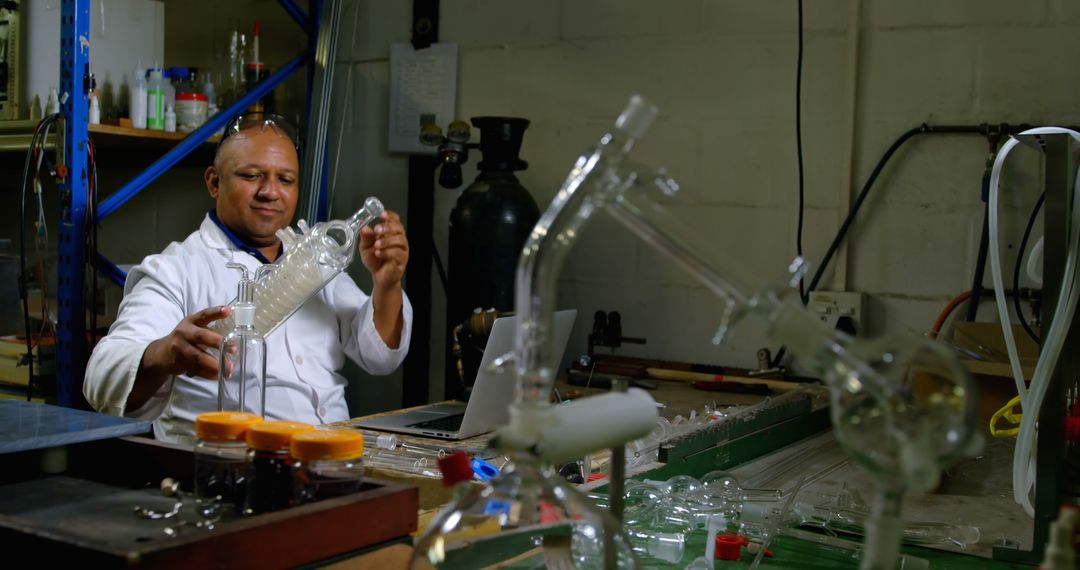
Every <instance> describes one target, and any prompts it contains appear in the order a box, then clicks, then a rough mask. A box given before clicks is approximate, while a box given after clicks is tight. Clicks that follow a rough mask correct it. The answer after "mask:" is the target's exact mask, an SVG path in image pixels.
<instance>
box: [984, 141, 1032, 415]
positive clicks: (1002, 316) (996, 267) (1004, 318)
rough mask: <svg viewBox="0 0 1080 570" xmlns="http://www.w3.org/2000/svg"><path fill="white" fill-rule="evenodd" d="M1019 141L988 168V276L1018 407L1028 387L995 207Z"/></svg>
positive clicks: (1022, 404)
mask: <svg viewBox="0 0 1080 570" xmlns="http://www.w3.org/2000/svg"><path fill="white" fill-rule="evenodd" d="M1018 144H1020V141H1018V140H1016V139H1014V138H1012V137H1010V138H1009V140H1008V141H1006V142H1005V145H1004V146H1002V147H1001V150H1000V151H998V154H997V158H995V159H994V168H993V169H992V170H991V171H990V205H989V209H990V216H989V228H988V230H987V231H988V233H989V234H990V240H989V244H988V245H989V246H990V251H989V252H988V253H989V255H990V277H991V279H992V280H993V283H994V299H995V300H996V301H997V310H998V321H1000V322H1001V334H1002V335H1003V336H1004V337H1005V349H1006V350H1007V351H1008V353H1009V364H1011V365H1012V373H1013V381H1014V382H1015V383H1016V393H1017V394H1019V395H1020V407H1021V408H1024V409H1027V406H1026V405H1025V404H1026V402H1027V394H1026V393H1027V389H1026V387H1025V386H1024V371H1023V370H1022V369H1021V368H1020V355H1019V353H1018V352H1017V350H1016V339H1015V338H1013V334H1012V326H1011V322H1012V321H1011V320H1010V319H1009V305H1008V303H1006V302H1005V279H1004V278H1003V277H1002V274H1001V245H1000V244H999V243H998V207H999V202H1000V192H999V191H998V186H999V185H1000V184H1001V167H1002V165H1003V164H1005V158H1006V157H1007V156H1009V153H1010V152H1012V149H1013V148H1015V147H1016V145H1018Z"/></svg>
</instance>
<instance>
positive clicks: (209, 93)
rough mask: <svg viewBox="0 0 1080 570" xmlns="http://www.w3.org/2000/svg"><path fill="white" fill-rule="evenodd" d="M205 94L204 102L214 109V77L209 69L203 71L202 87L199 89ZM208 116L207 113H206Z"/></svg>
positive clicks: (215, 95)
mask: <svg viewBox="0 0 1080 570" xmlns="http://www.w3.org/2000/svg"><path fill="white" fill-rule="evenodd" d="M200 92H201V93H202V94H203V95H206V104H207V106H208V107H210V108H212V109H214V108H216V107H217V88H216V87H214V78H213V76H212V75H211V74H210V72H209V71H207V72H204V73H203V81H202V88H201V91H200ZM207 116H208V117H209V116H210V115H209V114H208V115H207Z"/></svg>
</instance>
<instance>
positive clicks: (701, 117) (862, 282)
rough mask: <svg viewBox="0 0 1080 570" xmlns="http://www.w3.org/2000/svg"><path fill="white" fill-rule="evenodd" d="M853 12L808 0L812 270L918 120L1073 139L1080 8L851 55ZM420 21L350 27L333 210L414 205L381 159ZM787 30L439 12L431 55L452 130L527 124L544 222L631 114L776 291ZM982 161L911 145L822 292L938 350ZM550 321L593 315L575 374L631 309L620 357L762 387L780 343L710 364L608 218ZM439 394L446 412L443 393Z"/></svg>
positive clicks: (651, 157)
mask: <svg viewBox="0 0 1080 570" xmlns="http://www.w3.org/2000/svg"><path fill="white" fill-rule="evenodd" d="M851 7H852V2H851V1H848V0H806V2H805V10H806V37H805V56H804V57H805V60H804V70H803V103H802V105H803V107H802V109H803V145H804V152H805V168H806V199H807V208H806V229H805V234H804V239H803V241H804V244H805V250H806V253H807V255H808V258H809V259H810V261H811V262H812V263H814V264H816V263H817V261H818V260H819V259H820V257H821V254H822V253H823V252H824V250H825V248H826V246H827V245H828V242H829V240H831V238H832V236H833V234H834V233H835V231H836V228H837V227H838V225H839V222H840V220H841V219H842V215H843V213H844V212H846V207H847V204H848V202H849V201H850V193H851V192H856V191H857V190H858V188H859V187H860V186H861V185H862V183H863V181H864V180H865V179H866V177H867V176H868V175H869V173H870V170H871V169H872V168H873V166H874V164H875V163H876V162H877V160H878V158H879V157H880V156H881V154H882V153H883V152H884V151H885V149H886V148H887V147H888V146H889V144H891V143H892V141H893V140H894V139H895V138H896V137H897V136H898V135H899V134H900V133H902V132H904V131H906V130H907V129H909V128H911V127H914V126H916V125H918V124H920V123H922V122H929V123H932V124H943V123H954V124H956V123H962V124H978V123H983V122H989V123H999V122H1006V121H1007V122H1020V121H1027V122H1033V123H1059V124H1062V123H1071V124H1076V123H1078V122H1080V107H1078V106H1077V105H1076V104H1075V95H1074V94H1075V87H1076V86H1077V85H1080V67H1078V66H1076V65H1071V64H1069V62H1073V61H1077V55H1080V33H1078V32H1080V7H1078V6H1077V5H1076V3H1074V2H1069V1H1067V0H1031V1H1027V2H1009V1H1005V0H994V1H990V2H987V1H981V0H955V1H952V2H938V1H936V0H917V1H908V2H895V1H892V0H868V1H866V2H862V4H861V13H859V14H858V16H859V17H858V25H859V28H858V30H859V34H858V42H857V44H855V43H854V42H852V41H851V40H852V38H853V36H851V35H850V34H851V33H852V31H853V28H852V27H850V26H849V17H850V15H851ZM408 10H409V8H408V6H407V3H399V2H379V1H374V0H369V1H360V2H356V3H350V4H349V5H348V6H347V7H346V11H347V12H350V11H351V14H346V18H345V24H344V25H343V30H342V43H341V47H340V48H339V51H338V62H339V68H338V85H339V89H340V88H341V86H342V85H343V84H344V83H343V81H344V80H343V79H342V78H343V77H345V76H346V75H347V73H348V72H350V71H351V73H352V76H351V78H350V79H349V84H350V85H351V91H350V93H349V94H348V95H347V96H346V95H345V94H344V93H343V91H338V92H337V93H338V94H340V95H336V96H335V106H336V107H335V112H336V113H339V114H340V113H344V115H339V116H343V120H342V121H341V123H340V124H341V125H342V129H343V131H342V132H341V133H338V134H339V135H340V136H342V137H343V139H342V140H343V141H344V145H343V147H342V149H343V150H342V152H343V154H342V157H341V159H340V160H338V161H336V163H332V166H331V168H332V169H333V168H335V167H334V166H333V165H334V164H337V166H336V169H337V170H336V172H337V176H338V191H337V192H338V199H339V200H341V199H343V196H344V195H345V193H346V192H349V191H348V190H346V188H352V189H354V190H353V191H352V193H354V194H356V195H359V194H360V193H363V192H385V193H387V194H390V195H394V196H398V195H400V194H397V193H399V192H402V189H403V188H404V184H405V179H406V166H405V159H404V158H402V157H397V156H391V155H389V154H388V153H387V152H386V150H385V149H386V141H385V134H384V132H385V125H386V120H387V117H386V114H387V111H386V109H387V104H386V93H385V91H386V79H387V60H386V53H387V44H388V42H390V41H406V40H407V39H408V32H409V12H408ZM795 10H796V4H795V2H793V1H790V0H685V1H680V2H663V3H660V2H651V1H646V0H619V1H617V0H573V1H567V0H563V1H560V2H531V1H527V0H444V1H443V2H442V3H441V30H440V34H441V39H442V40H443V41H449V42H457V43H459V44H460V46H461V52H460V53H461V61H460V87H459V96H458V101H459V116H460V117H462V118H466V119H467V118H468V117H472V116H476V115H481V114H484V115H493V114H507V115H516V116H522V117H526V118H529V119H530V120H532V126H531V127H530V128H529V130H528V131H527V133H526V136H525V143H524V147H523V149H522V156H523V158H525V159H526V160H528V161H529V163H530V168H529V170H527V171H525V172H522V173H519V175H520V178H521V179H522V182H523V184H524V185H525V186H526V187H527V188H529V189H530V191H531V192H532V193H533V195H534V196H535V197H536V199H537V201H538V202H539V203H540V204H541V205H542V206H545V205H546V204H547V202H548V201H549V200H550V198H551V197H552V195H553V194H554V192H555V190H556V189H557V188H558V186H559V184H560V183H561V181H562V180H563V178H564V177H565V176H566V174H567V172H568V171H569V169H570V166H571V164H572V161H573V159H574V158H575V156H576V155H577V154H578V153H579V152H581V151H582V150H584V149H585V148H586V147H588V146H589V145H590V144H592V143H593V142H595V141H596V140H597V138H598V137H599V135H600V134H601V133H602V132H603V131H604V130H605V129H606V128H607V127H608V126H609V125H610V124H611V122H612V120H613V119H614V117H615V116H616V114H617V113H618V112H619V111H620V110H621V108H622V107H623V105H624V104H625V102H626V100H627V98H628V97H629V96H630V95H631V94H634V93H640V94H642V95H645V96H647V97H649V98H651V99H652V100H653V101H655V102H656V103H657V104H658V105H659V106H660V110H661V115H660V118H659V120H658V121H657V123H656V124H655V125H654V126H653V128H652V129H651V130H650V131H649V133H648V134H647V135H646V137H645V139H644V140H643V141H642V144H641V145H640V146H639V148H638V150H637V151H636V155H637V156H638V157H639V158H640V159H641V160H643V161H645V162H647V163H648V164H651V165H655V166H665V167H667V168H668V169H669V170H670V171H671V172H672V173H673V174H674V175H675V176H676V177H677V178H678V179H679V180H680V181H681V182H682V183H683V186H684V187H685V191H684V193H683V194H684V196H683V197H682V199H681V204H680V205H678V206H675V207H674V208H673V209H674V211H675V212H676V213H677V214H679V215H680V216H682V217H683V219H685V221H686V223H687V224H689V225H690V226H691V227H693V228H694V229H695V230H696V231H698V232H701V233H703V234H705V235H707V236H709V239H711V240H712V242H713V243H714V244H715V249H714V251H713V252H712V253H714V254H715V255H718V256H727V257H729V258H730V259H732V260H734V262H735V264H736V265H738V266H741V267H744V268H746V269H747V270H748V271H754V272H756V274H758V275H760V276H762V277H763V278H765V279H773V280H775V279H779V278H780V277H781V276H782V275H783V272H784V268H785V267H786V266H787V264H788V262H789V261H790V260H791V259H792V257H793V256H794V255H795V216H796V211H795V203H796V192H797V173H796V161H795V142H794V85H795V84H794V81H795V54H796V35H795V30H796V27H795V22H796V11H795ZM354 28H355V30H356V33H355V34H353V30H354ZM354 36H355V37H354ZM853 45H855V46H856V51H855V52H854V54H853V52H852V51H851V47H852V46H853ZM853 55H855V56H857V57H856V58H853V57H852V56H853ZM853 61H857V67H854V68H853V67H852V65H851V62H853ZM851 80H854V81H855V83H854V85H855V86H856V90H855V93H856V96H855V99H854V103H852V100H851V99H850V93H851V91H850V89H848V86H849V85H851V84H850V83H849V81H851ZM851 120H854V125H853V127H850V126H848V125H849V123H848V121H851ZM849 137H850V138H849ZM986 154H987V144H986V141H985V140H984V139H982V138H980V137H972V136H967V137H963V136H955V137H932V138H931V137H927V138H923V139H916V140H913V141H911V142H909V143H908V144H907V145H906V146H905V148H904V149H903V150H902V151H901V152H899V153H897V155H896V157H895V158H894V159H893V161H892V162H891V163H890V165H889V168H888V169H886V171H885V172H884V173H883V175H882V176H881V178H880V179H879V180H878V183H877V185H876V187H875V190H874V194H873V196H872V197H871V199H870V200H868V202H867V204H866V206H865V208H864V210H863V212H864V214H863V215H862V216H861V218H860V221H859V223H858V224H857V226H856V229H855V231H854V232H853V233H852V234H851V236H850V242H849V243H850V244H851V248H850V263H849V264H847V267H846V278H844V279H843V280H842V281H841V282H838V283H833V284H832V285H833V286H836V287H845V288H848V289H851V290H857V291H864V292H866V293H868V294H869V295H870V311H869V312H870V326H871V328H872V329H873V330H874V331H877V332H881V331H886V330H888V331H912V332H916V333H921V332H925V331H926V330H927V329H929V327H930V325H931V324H932V322H933V320H934V317H935V316H936V314H937V312H938V311H939V310H940V309H941V307H942V306H943V305H944V304H945V303H946V302H947V301H948V299H949V298H951V297H952V296H954V295H955V294H957V293H959V292H960V291H963V290H965V289H967V288H968V287H969V286H970V279H971V277H970V276H971V274H972V271H973V268H974V257H975V251H976V248H977V245H978V232H979V229H980V224H981V219H982V204H981V202H980V200H979V185H980V179H981V176H982V173H983V164H984V160H985V159H986ZM1038 166H1039V161H1038V158H1037V157H1036V156H1034V153H1030V152H1026V151H1025V152H1022V153H1020V154H1018V155H1017V156H1016V160H1015V162H1014V163H1011V164H1010V172H1009V173H1008V179H1007V182H1009V183H1010V184H1012V185H1014V187H1017V188H1018V190H1017V191H1016V192H1011V193H1010V194H1009V195H1008V198H1007V200H1008V203H1007V204H1006V207H1007V208H1006V209H1007V212H1008V213H1009V214H1010V216H1011V217H1010V218H1009V219H1010V221H1009V222H1008V224H1007V225H1008V227H1009V236H1008V238H1007V242H1008V243H1007V244H1006V248H1005V251H1007V252H1010V251H1013V250H1012V249H1011V248H1012V247H1013V245H1014V244H1015V242H1016V238H1014V237H1012V236H1014V235H1016V234H1018V233H1019V230H1020V229H1021V228H1022V227H1023V223H1024V219H1022V218H1026V214H1027V211H1028V208H1029V207H1030V204H1031V203H1032V202H1033V201H1034V199H1035V196H1036V189H1037V188H1038V185H1039V182H1040V180H1041V178H1040V175H1039V172H1038ZM469 177H470V171H469V170H468V169H467V172H466V179H467V180H468V179H469ZM845 183H849V184H850V185H852V186H853V188H851V189H849V188H848V187H847V186H845ZM1019 188H1022V190H1020V189H1019ZM455 198H456V193H455V192H452V191H445V190H439V191H438V194H437V196H436V204H437V207H436V222H435V224H436V225H435V232H436V236H437V242H438V246H439V248H440V250H441V251H442V252H443V254H444V258H445V252H446V241H445V235H446V223H447V219H448V216H449V211H450V209H451V208H452V207H453V201H454V199H455ZM352 200H353V201H355V200H356V198H355V197H354V198H352ZM842 264H843V263H842V262H841V265H842ZM1007 266H1009V267H1011V262H1010V263H1008V264H1007ZM988 282H989V277H987V283H988ZM433 301H434V304H433V306H434V307H435V310H436V314H435V319H434V322H435V326H434V327H433V329H434V330H433V331H432V364H433V366H432V367H433V373H432V378H433V379H435V380H437V379H439V378H441V376H442V370H441V368H442V357H441V353H442V347H443V339H442V326H441V324H440V321H441V319H442V311H443V309H442V307H443V306H444V304H443V299H442V293H441V291H440V290H439V287H438V285H437V282H436V285H435V295H434V299H433ZM560 304H561V305H564V306H575V307H577V308H578V309H579V310H580V311H581V313H580V314H581V315H582V318H580V319H579V322H578V323H577V326H576V329H575V334H574V336H573V337H572V339H571V345H570V348H569V349H568V352H572V353H573V352H581V351H583V350H584V347H585V342H584V340H585V335H586V334H587V332H588V329H589V328H590V324H591V323H590V317H589V315H591V313H592V312H593V311H595V310H597V309H604V310H619V311H621V312H622V313H623V328H624V333H625V334H627V335H633V336H645V337H648V339H649V343H648V344H647V345H645V346H641V347H635V346H630V347H627V348H625V349H624V350H623V352H624V353H626V354H635V355H647V356H652V357H658V358H666V359H682V360H689V361H701V362H709V363H718V364H729V365H747V366H749V365H753V364H754V352H755V350H756V349H757V348H759V347H762V346H771V345H772V344H771V343H769V342H768V341H767V340H766V339H765V338H764V335H763V331H762V327H761V326H760V325H759V324H757V323H753V322H746V323H743V324H741V325H740V326H739V327H738V328H737V329H736V331H735V333H734V335H733V336H732V337H730V338H729V339H728V340H726V341H725V342H724V343H723V345H722V346H720V347H714V346H712V345H711V344H710V342H709V340H710V338H711V337H712V333H713V331H714V330H715V328H716V326H717V324H718V323H719V319H720V313H721V310H722V308H721V307H720V306H719V305H718V303H717V302H716V300H715V298H714V297H713V296H712V295H710V294H709V293H707V292H706V291H705V289H704V288H703V287H702V286H701V285H700V284H698V283H696V282H695V281H694V280H693V279H691V278H690V277H688V276H687V275H686V274H684V273H683V272H682V271H681V270H680V269H679V268H677V267H676V266H675V265H674V264H673V263H672V262H671V261H670V260H668V259H665V257H664V256H663V255H661V254H659V253H657V252H655V251H653V250H652V249H650V248H649V247H647V246H645V245H644V244H642V243H641V242H640V241H639V240H637V239H636V238H634V237H633V236H631V235H630V234H629V233H628V232H627V231H625V230H623V229H622V228H621V227H619V226H618V225H617V224H616V223H615V222H613V221H611V220H609V219H606V218H603V217H601V218H599V219H596V220H595V222H593V223H592V226H591V227H589V228H588V229H587V231H586V232H585V234H584V235H583V236H582V238H581V240H580V242H579V245H578V246H577V248H576V250H575V251H574V253H573V254H572V256H571V258H570V259H569V261H568V262H567V265H566V268H565V271H564V275H563V280H562V286H561V290H560ZM991 313H992V310H991V308H990V306H989V305H987V306H985V307H984V308H983V309H982V311H981V313H980V315H981V318H982V319H984V320H991V319H994V316H993V315H992V314H991ZM431 393H432V395H433V397H434V396H437V395H438V394H441V386H438V385H433V386H432V392H431Z"/></svg>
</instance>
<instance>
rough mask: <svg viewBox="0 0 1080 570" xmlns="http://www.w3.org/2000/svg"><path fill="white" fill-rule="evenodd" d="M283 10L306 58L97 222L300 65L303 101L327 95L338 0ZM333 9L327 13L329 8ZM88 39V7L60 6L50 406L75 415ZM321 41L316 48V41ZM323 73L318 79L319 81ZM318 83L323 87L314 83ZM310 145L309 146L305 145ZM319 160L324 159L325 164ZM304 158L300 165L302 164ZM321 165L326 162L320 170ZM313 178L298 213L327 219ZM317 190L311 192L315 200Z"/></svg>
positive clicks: (112, 271)
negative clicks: (303, 43) (327, 29)
mask: <svg viewBox="0 0 1080 570" xmlns="http://www.w3.org/2000/svg"><path fill="white" fill-rule="evenodd" d="M278 3H279V4H281V6H282V8H283V9H284V10H285V11H286V12H287V13H288V14H289V16H291V17H292V18H293V20H295V21H296V23H297V24H298V25H299V26H300V27H301V29H303V30H304V31H305V32H306V33H307V34H308V50H307V51H306V52H305V53H303V54H301V55H299V56H297V57H296V58H294V59H293V60H292V61H290V62H288V63H287V64H285V65H284V66H283V67H282V68H281V69H280V70H278V71H277V72H276V73H274V74H273V75H271V76H270V77H269V78H268V79H266V80H265V81H263V82H262V83H260V84H259V85H257V86H256V87H255V88H254V89H252V90H251V91H250V92H248V93H247V94H246V95H244V96H243V97H242V98H240V99H239V100H237V101H236V102H234V103H233V104H232V105H230V106H229V107H228V108H226V109H223V110H222V111H221V112H220V113H218V114H217V115H215V116H214V117H212V118H211V119H209V120H208V121H207V122H206V123H205V124H203V126H202V127H200V128H198V129H197V130H195V131H193V132H192V133H191V134H189V135H188V136H187V137H186V138H185V139H184V140H182V141H181V142H180V143H178V144H177V145H176V146H175V147H173V148H172V149H171V150H169V151H168V152H167V153H165V154H164V155H162V157H161V158H159V159H158V160H157V161H155V162H154V163H153V164H151V165H150V166H149V167H147V168H146V169H145V170H144V171H143V172H141V173H140V174H139V175H138V176H136V177H135V178H134V179H133V180H131V181H130V182H128V183H127V184H126V185H124V186H123V187H122V188H120V189H119V190H117V191H116V192H114V193H112V194H110V195H109V196H108V197H107V198H106V199H104V200H102V201H101V203H100V204H99V205H98V208H97V218H98V219H99V220H101V219H104V218H106V217H108V216H109V215H111V214H113V213H114V212H116V211H117V210H118V209H119V208H120V207H121V206H123V205H124V204H125V203H127V201H128V200H130V199H132V198H134V197H135V196H136V195H137V194H138V193H139V192H141V191H142V190H143V189H145V188H146V187H147V186H148V185H149V184H150V183H151V182H153V181H154V180H156V179H157V178H158V176H161V174H162V173H164V172H165V171H166V170H168V169H169V168H171V167H172V166H174V165H175V164H176V163H177V162H179V161H180V159H182V158H183V157H185V156H187V155H188V154H189V153H191V152H192V151H193V150H195V149H196V148H198V147H199V146H200V145H202V144H203V143H204V142H205V141H206V139H208V138H209V137H210V136H211V135H213V133H215V132H216V131H218V130H219V129H221V128H222V127H224V126H225V123H227V122H228V121H229V120H230V119H231V118H232V117H234V116H236V115H237V114H239V113H240V112H241V111H243V110H244V109H246V108H248V107H250V106H251V105H252V104H253V103H255V102H256V101H257V100H259V99H261V98H262V97H264V96H266V95H267V94H269V93H270V92H271V91H273V90H274V89H275V88H276V87H277V86H278V85H280V84H281V83H282V82H283V81H285V80H286V79H288V78H289V77H290V76H291V75H292V74H293V73H295V72H296V71H297V70H299V69H300V68H301V67H302V66H304V64H305V63H306V64H309V65H308V69H309V73H308V101H311V100H312V88H313V86H316V88H318V87H321V86H325V87H322V88H325V89H329V84H330V82H329V81H327V77H330V75H329V73H330V70H332V67H333V63H332V62H333V53H334V45H333V42H331V41H327V40H326V38H323V37H322V32H321V31H320V30H321V29H322V28H323V26H321V25H320V24H325V23H326V22H327V20H328V19H329V18H332V17H333V16H334V15H336V7H337V5H338V4H337V0H325V3H326V4H328V6H327V8H326V10H324V6H323V5H324V0H309V2H308V10H307V13H306V14H305V12H304V11H303V10H301V9H300V7H299V6H297V5H296V2H295V1H294V0H278ZM331 7H333V8H334V9H333V10H331V9H330V8H331ZM89 38H90V0H62V4H61V9H60V93H62V94H63V93H66V94H68V98H67V100H66V101H65V102H64V103H63V105H62V107H61V111H62V112H63V115H64V119H65V121H64V145H63V153H64V154H63V156H64V161H65V163H66V165H67V167H68V175H67V176H66V177H65V178H64V179H63V180H62V181H61V183H60V185H59V191H60V209H61V211H60V244H59V261H58V263H59V267H58V275H59V283H58V286H57V297H58V302H59V313H58V319H57V346H56V359H57V362H56V401H57V403H58V404H59V405H62V406H68V407H75V406H79V405H80V403H81V402H82V382H83V375H84V373H85V370H86V360H87V358H88V356H89V354H88V351H87V336H86V305H85V302H84V290H85V268H86V262H87V260H86V249H85V244H86V240H85V236H86V231H87V230H88V228H87V227H86V223H85V220H86V213H87V208H88V207H89V203H88V185H89V176H90V175H91V173H90V172H88V170H87V168H88V158H89V156H88V151H87V141H88V117H87V113H88V109H89V107H90V102H89V90H90V89H89V84H88V81H89V80H88V75H87V72H88V70H89V63H90V50H91V49H92V48H93V46H92V45H91V44H90V43H89ZM320 39H322V41H321V42H320V41H319V40H320ZM319 73H322V74H323V75H322V76H319V75H317V74H319ZM320 79H321V81H320ZM322 112H325V109H322V108H320V107H318V106H311V105H309V106H308V121H309V123H310V122H311V121H312V117H315V116H317V115H316V114H317V113H322ZM309 142H311V141H309ZM323 158H324V159H325V156H324V157H323ZM307 161H308V157H305V164H306V163H307ZM321 164H325V160H323V161H322V162H321ZM307 176H310V177H312V183H311V184H310V185H309V188H315V189H317V192H318V196H317V199H315V200H313V201H312V202H313V203H316V204H319V205H320V207H319V208H318V210H316V211H312V212H302V214H303V215H306V216H307V217H308V219H315V220H320V219H325V217H326V215H327V212H326V207H325V204H326V194H327V192H326V178H325V176H323V172H322V169H321V168H319V169H314V170H313V171H312V172H308V173H307ZM314 191H315V190H312V192H314ZM96 264H97V267H98V271H99V272H101V274H102V275H104V276H106V277H108V278H110V279H112V280H113V281H115V282H116V283H118V284H119V285H123V282H124V279H125V278H126V275H125V274H124V272H123V271H121V270H120V269H119V268H118V267H117V266H116V265H115V264H114V263H112V262H111V261H109V260H108V259H107V258H105V257H104V256H101V255H99V256H98V258H97V259H96Z"/></svg>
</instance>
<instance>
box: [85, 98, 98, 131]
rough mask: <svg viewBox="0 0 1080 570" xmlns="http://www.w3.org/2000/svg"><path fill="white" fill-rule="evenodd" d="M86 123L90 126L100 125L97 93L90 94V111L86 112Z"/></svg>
mask: <svg viewBox="0 0 1080 570" xmlns="http://www.w3.org/2000/svg"><path fill="white" fill-rule="evenodd" d="M87 121H88V122H89V123H90V124H91V125H100V124H101V105H100V104H99V103H98V98H97V93H91V94H90V110H89V111H88V112H87Z"/></svg>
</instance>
